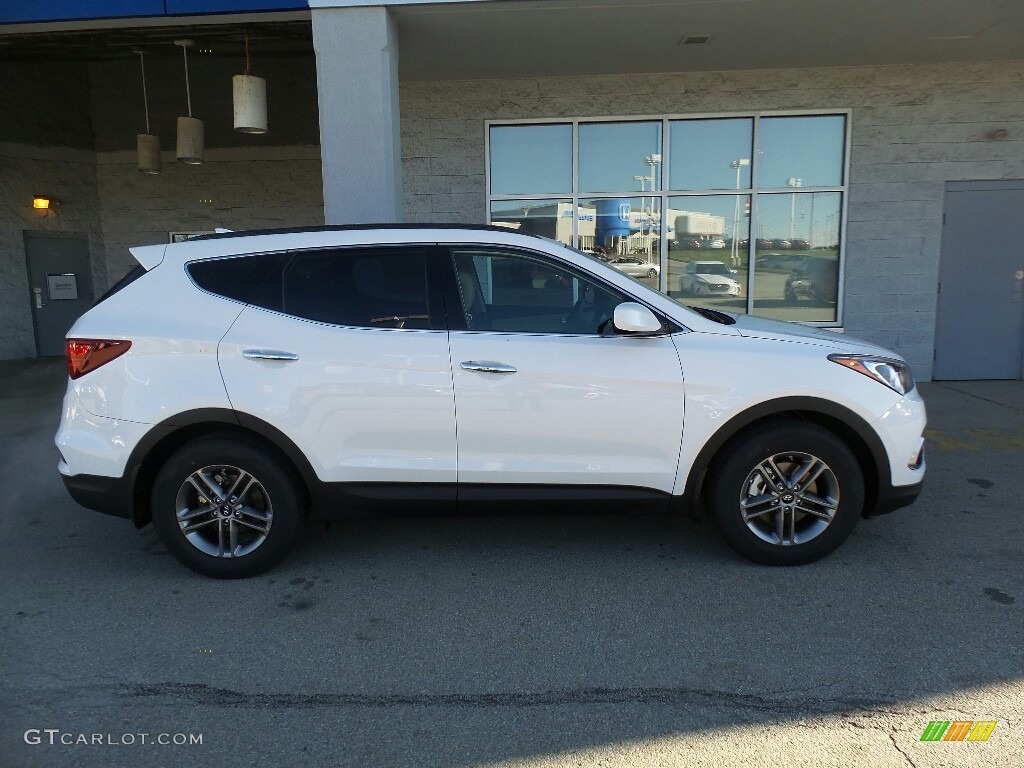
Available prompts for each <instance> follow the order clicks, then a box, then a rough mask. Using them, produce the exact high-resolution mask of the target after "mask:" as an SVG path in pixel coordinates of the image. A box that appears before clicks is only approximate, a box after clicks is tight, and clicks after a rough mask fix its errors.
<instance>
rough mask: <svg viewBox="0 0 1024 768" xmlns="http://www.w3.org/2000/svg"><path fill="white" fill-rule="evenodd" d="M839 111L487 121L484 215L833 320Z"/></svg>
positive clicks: (726, 296) (642, 270)
mask: <svg viewBox="0 0 1024 768" xmlns="http://www.w3.org/2000/svg"><path fill="white" fill-rule="evenodd" d="M847 120H848V116H847V115H845V114H820V115H784V114H764V115H762V114H759V113H752V114H748V115H735V116H722V117H693V118H687V117H663V118H660V119H652V118H646V119H637V120H627V119H615V120H607V121H599V120H595V119H593V118H591V119H568V118H563V119H562V120H553V121H551V122H538V123H523V124H516V125H500V124H497V125H490V126H489V129H488V130H489V134H488V135H489V137H490V141H489V152H490V154H489V156H488V163H489V171H490V178H491V188H490V190H489V194H488V203H487V204H488V208H489V213H490V218H489V220H490V221H491V222H492V223H496V224H503V225H505V226H508V227H510V228H513V229H516V230H518V231H521V232H526V233H531V234H538V235H544V236H546V237H550V238H552V239H555V240H558V241H559V242H562V243H565V244H566V245H569V246H572V247H576V248H578V249H580V250H582V251H585V252H588V253H591V254H593V255H595V256H598V257H599V258H602V259H604V260H605V261H607V262H609V263H610V264H611V266H613V267H615V268H616V269H619V270H620V271H622V272H624V273H626V274H629V275H631V276H633V277H636V278H638V279H640V280H642V281H643V282H645V283H646V284H647V285H650V286H652V287H656V288H658V289H659V290H662V291H664V292H666V293H667V294H668V295H669V296H671V297H672V298H675V299H678V300H680V301H681V302H682V303H684V304H691V305H700V306H706V307H709V308H718V309H721V310H725V311H731V312H737V313H744V312H750V313H754V314H757V315H761V316H766V317H773V318H779V319H784V320H794V321H801V322H809V323H818V324H825V325H835V324H837V323H839V322H840V320H841V317H840V309H839V305H840V304H841V303H842V300H841V298H840V292H839V283H840V275H841V274H842V258H843V256H842V233H841V232H840V224H841V222H842V219H843V210H844V208H843V206H844V205H845V194H846V189H847V188H846V177H845V173H846V172H845V169H846V163H847V158H846V154H845V153H846V141H847V135H846V132H847ZM755 148H756V149H755ZM663 153H664V154H663Z"/></svg>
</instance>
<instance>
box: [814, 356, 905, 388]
mask: <svg viewBox="0 0 1024 768" xmlns="http://www.w3.org/2000/svg"><path fill="white" fill-rule="evenodd" d="M828 359H829V360H831V361H832V362H833V363H839V365H842V366H844V367H845V368H849V369H850V370H852V371H857V373H863V374H864V375H865V376H869V377H871V378H872V379H874V380H875V381H877V382H879V383H880V384H885V386H887V387H889V389H893V390H895V391H896V392H899V393H900V394H901V395H905V394H907V392H909V391H910V390H912V389H913V388H914V375H913V374H912V373H911V372H910V366H909V365H907V364H906V363H904V362H903V361H902V360H893V359H892V358H888V357H872V356H871V355H829V356H828Z"/></svg>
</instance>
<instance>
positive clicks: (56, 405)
mask: <svg viewBox="0 0 1024 768" xmlns="http://www.w3.org/2000/svg"><path fill="white" fill-rule="evenodd" d="M64 384H65V379H64V372H63V368H62V365H61V363H60V362H58V361H44V362H36V361H32V362H25V363H3V364H0V488H2V489H3V493H2V494H0V542H2V553H0V579H2V585H3V588H2V591H0V651H2V655H0V659H2V661H0V766H3V767H4V768H21V767H22V766H76V768H77V767H82V768H89V767H92V766H96V767H102V768H119V767H121V766H125V767H127V766H131V767H132V768H148V767H149V766H196V768H203V767H205V766H218V767H219V768H224V767H231V766H275V767H276V768H285V767H287V766H359V768H376V767H377V766H380V767H381V768H404V767H405V766H410V767H411V766H416V767H417V768H419V767H421V766H444V767H451V768H469V767H470V766H503V767H504V766H508V767H511V766H516V767H517V768H518V767H523V768H525V767H527V766H529V767H530V768H538V767H540V766H544V767H545V768H546V767H548V766H587V767H588V768H589V767H591V766H689V765H693V766H722V765H749V766H786V768H796V767H798V766H914V767H915V768H926V767H931V766H972V765H977V766H982V765H984V766H1017V765H1020V764H1021V755H1024V642H1022V640H1024V637H1022V634H1024V557H1022V547H1021V545H1022V542H1024V504H1022V503H1021V501H1020V497H1018V496H1017V489H1020V488H1021V483H1022V476H1024V383H1022V382H972V383H949V384H924V385H922V386H921V389H922V392H923V394H924V396H925V398H926V401H927V404H928V407H929V415H930V424H931V427H930V429H929V434H928V437H929V446H928V464H929V469H928V477H927V480H926V483H925V488H924V491H923V493H922V495H921V497H920V498H919V500H918V501H917V502H916V503H915V504H914V505H913V506H912V507H909V508H907V509H903V510H900V511H897V512H895V513H893V514H891V515H888V516H885V517H881V518H877V519H874V520H866V521H862V522H861V523H860V524H859V526H858V528H857V529H856V530H855V531H854V534H853V536H852V537H851V539H850V540H849V541H848V542H847V543H846V544H844V545H843V547H842V548H840V550H839V551H837V552H836V553H834V554H833V555H832V556H830V557H828V558H826V559H825V560H823V561H821V562H819V563H816V564H813V565H810V566H805V567H801V568H791V569H779V568H766V567H761V566H757V565H753V564H750V563H747V562H745V561H743V560H741V559H739V558H738V557H737V556H735V555H734V554H733V553H732V552H731V550H729V549H728V548H727V547H726V545H725V544H724V543H723V542H722V541H721V540H720V539H719V537H718V536H717V534H716V533H715V532H714V530H713V529H712V527H711V526H710V525H708V524H705V523H700V522H694V521H691V520H688V519H667V518H650V517H628V516H622V517H612V516H601V517H578V516H573V517H529V516H522V517H513V516H506V517H473V518H461V519H458V518H434V519H415V520H358V521H351V522H345V523H336V524H334V525H332V526H330V527H325V526H323V525H310V526H308V528H307V530H306V532H305V534H304V536H303V539H302V541H301V543H300V546H299V547H298V549H297V551H296V552H295V554H294V555H293V556H291V557H290V558H289V559H288V560H286V561H285V562H284V563H283V564H282V565H281V566H279V567H278V568H276V569H275V570H274V571H272V572H271V573H269V574H266V575H264V576H261V577H258V578H254V579H249V580H246V581H231V582H219V581H214V580H210V579H206V578H203V577H200V576H197V575H194V574H192V573H191V572H189V571H187V570H186V569H185V568H183V567H182V566H180V565H179V564H178V563H177V562H176V561H175V560H173V559H172V558H171V557H170V556H169V555H168V554H167V553H166V551H165V550H164V548H163V547H162V546H161V545H160V543H159V542H158V541H157V538H156V536H155V534H154V532H153V530H152V527H149V528H146V529H143V530H141V531H137V530H135V528H134V527H133V526H132V525H131V524H130V523H129V522H127V521H124V520H119V519H116V518H112V517H107V516H104V515H101V514H98V513H95V512H90V511H87V510H85V509H82V508H80V507H78V506H77V505H75V503H74V502H73V501H71V499H70V498H69V497H68V495H67V494H66V492H65V490H64V488H63V485H62V484H61V482H60V479H59V477H58V475H57V471H56V462H57V453H56V449H55V448H54V446H53V444H52V437H53V433H54V431H55V429H56V426H57V422H58V420H59V416H60V399H61V396H62V394H63V390H64ZM933 721H940V722H945V721H950V722H956V721H975V722H991V721H995V723H996V724H995V727H994V729H992V731H991V733H990V735H989V737H988V739H987V741H966V740H965V741H939V742H923V741H921V740H920V739H921V736H922V734H923V732H924V730H925V729H926V728H927V727H928V725H929V723H930V722H933ZM83 742H84V743H83ZM160 742H167V743H160ZM197 742H201V743H197Z"/></svg>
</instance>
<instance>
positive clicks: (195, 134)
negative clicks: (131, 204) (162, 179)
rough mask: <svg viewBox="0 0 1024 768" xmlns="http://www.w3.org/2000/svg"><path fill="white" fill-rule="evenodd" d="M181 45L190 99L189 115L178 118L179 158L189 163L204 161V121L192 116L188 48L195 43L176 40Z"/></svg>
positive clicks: (188, 97) (187, 95)
mask: <svg viewBox="0 0 1024 768" xmlns="http://www.w3.org/2000/svg"><path fill="white" fill-rule="evenodd" d="M174 44H175V45H178V46H181V52H182V55H183V56H184V57H185V97H186V98H187V99H188V117H179V118H178V148H177V149H178V151H177V153H176V154H177V157H178V159H179V160H180V161H181V162H183V163H187V164H189V165H199V164H200V163H202V162H203V121H202V120H200V119H199V118H196V117H192V88H191V85H190V83H189V80H188V49H189V48H191V47H192V45H193V44H194V43H193V42H192V41H191V40H175V41H174Z"/></svg>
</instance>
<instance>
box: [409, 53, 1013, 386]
mask: <svg viewBox="0 0 1024 768" xmlns="http://www.w3.org/2000/svg"><path fill="white" fill-rule="evenodd" d="M401 100H402V151H403V167H404V175H405V183H404V201H405V213H406V219H407V220H408V221H430V222H452V221H467V222H483V221H485V220H486V210H485V207H486V190H485V188H484V163H485V160H484V120H487V119H492V120H493V119H517V118H519V119H523V118H538V119H541V118H558V117H589V116H594V117H599V116H619V115H621V116H632V115H665V114H669V115H675V114H679V115H687V114H698V113H706V112H746V111H750V110H786V109H800V110H818V109H850V110H852V121H851V122H852V126H851V127H852V142H853V147H852V156H851V168H850V200H849V221H848V231H847V236H846V243H847V250H846V256H847V261H846V306H845V316H844V323H843V324H844V327H845V328H846V329H847V331H849V332H850V333H852V334H855V335H858V336H861V337H864V338H867V339H870V340H872V341H876V342H879V343H882V344H885V345H887V346H890V347H893V348H895V349H897V350H899V351H900V352H902V353H903V354H905V355H906V356H907V357H908V359H909V360H910V362H911V363H912V364H913V366H914V369H915V371H916V372H917V373H918V375H919V377H920V378H930V374H931V363H932V349H933V340H934V327H935V304H936V290H937V283H938V269H939V249H940V243H941V234H942V206H943V190H944V184H945V182H946V181H954V180H966V179H1003V178H1024V61H1018V62H1006V63H983V64H942V65H928V66H923V65H922V66H886V67H855V68H829V69H806V70H803V69H802V70H764V71H746V72H707V73H680V74H656V75H637V76H614V77H553V78H538V79H519V80H492V81H489V80H478V81H458V82H406V83H403V85H402V91H401ZM998 129H1006V131H1007V132H1008V136H1007V138H1006V139H1004V140H995V139H992V138H990V134H991V133H992V132H993V131H995V130H998Z"/></svg>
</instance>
